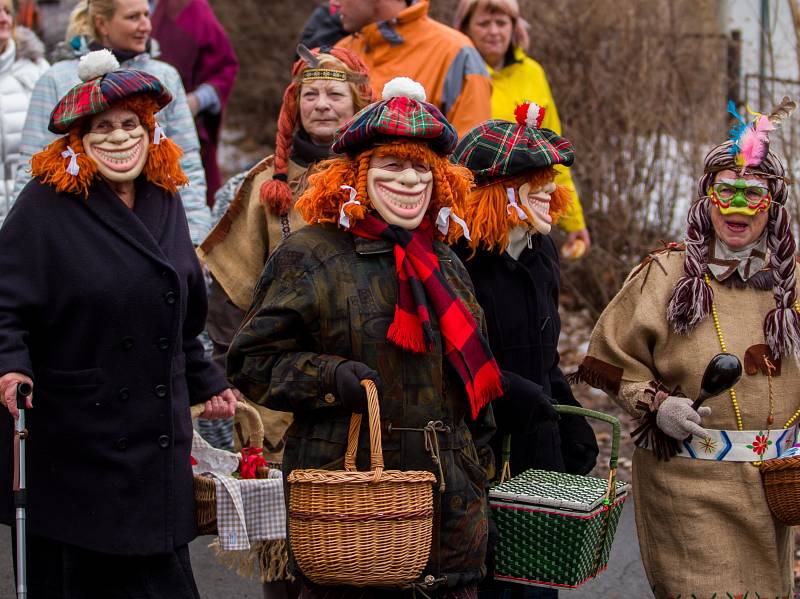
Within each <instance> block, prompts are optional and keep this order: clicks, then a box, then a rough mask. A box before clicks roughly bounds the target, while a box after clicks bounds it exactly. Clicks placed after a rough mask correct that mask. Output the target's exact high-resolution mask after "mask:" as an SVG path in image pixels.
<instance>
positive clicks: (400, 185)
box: [367, 155, 433, 230]
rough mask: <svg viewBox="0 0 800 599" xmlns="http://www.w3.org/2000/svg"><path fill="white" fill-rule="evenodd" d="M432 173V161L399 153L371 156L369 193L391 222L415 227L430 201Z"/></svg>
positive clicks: (409, 227)
mask: <svg viewBox="0 0 800 599" xmlns="http://www.w3.org/2000/svg"><path fill="white" fill-rule="evenodd" d="M432 191H433V172H432V171H431V167H430V165H429V164H426V163H423V162H416V161H412V160H409V159H407V158H400V157H397V156H392V155H388V156H372V158H371V159H370V162H369V169H368V170H367V193H368V194H369V199H370V201H371V202H372V205H373V206H374V207H375V210H377V211H378V214H380V215H381V217H382V218H383V220H385V221H386V222H387V223H389V224H390V225H397V226H400V227H403V228H404V229H408V230H413V229H416V228H417V227H418V226H419V224H420V223H421V222H422V219H423V217H424V216H425V212H426V211H427V210H428V206H429V204H430V202H431V193H432Z"/></svg>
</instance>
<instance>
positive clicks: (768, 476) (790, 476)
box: [759, 456, 800, 526]
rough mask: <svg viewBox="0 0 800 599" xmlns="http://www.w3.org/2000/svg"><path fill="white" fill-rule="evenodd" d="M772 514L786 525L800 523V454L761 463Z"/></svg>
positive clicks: (760, 466) (765, 490)
mask: <svg viewBox="0 0 800 599" xmlns="http://www.w3.org/2000/svg"><path fill="white" fill-rule="evenodd" d="M759 468H760V469H761V477H762V480H763V482H764V492H765V493H766V495H767V504H768V505H769V509H770V510H771V511H772V515H773V516H775V517H776V518H777V519H778V520H780V521H781V522H783V523H784V524H785V525H786V526H798V525H800V456H795V457H791V458H775V459H772V460H765V461H763V462H761V464H759Z"/></svg>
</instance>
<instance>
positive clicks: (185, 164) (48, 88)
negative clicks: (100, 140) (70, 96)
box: [14, 0, 211, 245]
mask: <svg viewBox="0 0 800 599" xmlns="http://www.w3.org/2000/svg"><path fill="white" fill-rule="evenodd" d="M150 31H151V26H150V9H149V6H148V3H147V0H80V1H79V2H78V4H77V5H76V6H75V8H74V9H73V11H72V14H71V16H70V23H69V28H68V29H67V39H66V42H65V43H63V44H62V45H61V46H60V48H59V51H58V56H57V60H59V59H60V60H59V61H58V62H56V63H55V64H54V65H53V66H52V67H50V68H49V69H48V70H47V71H45V73H44V74H43V75H42V76H41V78H40V79H39V81H38V82H37V83H36V86H35V87H34V89H33V94H32V96H31V103H30V110H29V111H28V115H27V118H26V119H25V127H24V129H23V136H22V139H23V142H22V146H21V149H20V164H19V167H18V168H17V172H16V177H15V184H14V197H16V196H17V195H18V194H19V192H20V191H22V188H23V187H24V186H25V184H26V183H27V182H28V181H29V180H30V177H31V175H30V165H29V162H30V158H31V156H33V154H35V153H36V152H39V151H40V150H41V149H42V148H44V147H45V146H46V145H47V144H49V143H50V142H52V141H53V140H55V139H56V136H54V135H53V134H52V133H50V132H49V131H48V130H47V124H48V119H49V118H50V111H51V110H52V109H53V106H55V105H56V103H57V102H58V100H59V99H60V98H61V97H62V96H63V95H64V94H66V93H67V92H68V91H69V90H70V89H71V88H72V87H73V86H74V85H76V84H77V83H78V82H79V81H80V79H79V78H78V61H79V58H80V57H81V56H83V55H85V54H87V53H88V52H89V51H90V50H100V49H102V48H107V49H108V50H110V51H111V52H113V53H114V55H115V56H116V57H117V60H118V61H119V62H120V64H121V65H122V67H123V68H128V69H136V70H139V71H145V72H147V73H150V74H151V75H154V76H155V77H157V78H158V79H159V80H160V81H162V82H163V83H164V85H165V86H166V87H167V89H169V90H170V92H171V93H172V96H173V100H172V102H171V103H170V104H169V105H168V106H166V107H165V108H164V109H162V110H161V111H160V112H159V113H158V115H157V116H156V120H157V121H158V123H159V124H160V125H161V126H162V127H163V128H164V133H165V134H166V136H167V137H169V138H171V139H172V140H173V141H174V142H175V143H177V144H178V145H179V146H180V148H181V149H182V150H183V158H181V168H182V169H183V171H184V173H186V176H187V177H188V178H189V185H188V186H187V187H185V188H184V189H182V190H181V198H182V200H183V204H184V208H185V210H186V217H187V219H188V221H189V229H190V232H191V235H192V241H193V243H194V244H195V245H196V244H198V243H200V242H201V241H202V240H203V238H204V237H205V236H206V235H207V234H208V231H209V229H210V228H211V214H210V211H209V209H208V206H207V205H206V180H205V174H204V171H203V164H202V162H201V160H200V142H199V141H198V139H197V131H196V130H195V127H194V119H193V118H192V113H191V111H190V110H189V105H188V104H187V102H186V92H185V90H184V88H183V84H182V83H181V78H180V75H179V74H178V71H176V70H175V69H174V68H173V67H171V66H170V65H168V64H167V63H165V62H161V61H160V60H155V59H154V58H153V55H154V54H157V52H156V51H155V50H154V48H153V44H152V42H151V40H150Z"/></svg>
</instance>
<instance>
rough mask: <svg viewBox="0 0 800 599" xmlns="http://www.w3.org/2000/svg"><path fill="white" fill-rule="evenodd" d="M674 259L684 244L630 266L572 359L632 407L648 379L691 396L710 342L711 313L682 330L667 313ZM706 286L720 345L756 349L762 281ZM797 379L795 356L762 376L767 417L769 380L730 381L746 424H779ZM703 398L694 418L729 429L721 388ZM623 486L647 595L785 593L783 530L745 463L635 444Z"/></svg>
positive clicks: (676, 274)
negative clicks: (629, 480) (629, 491)
mask: <svg viewBox="0 0 800 599" xmlns="http://www.w3.org/2000/svg"><path fill="white" fill-rule="evenodd" d="M683 261H684V252H682V251H669V252H662V253H659V254H656V255H654V256H653V261H652V262H650V263H648V264H646V265H645V266H644V267H642V268H640V269H635V270H634V272H633V274H632V275H631V276H630V277H629V279H628V280H627V281H626V283H625V285H624V286H623V288H622V290H621V291H620V292H619V293H618V294H617V296H616V297H615V298H614V299H613V300H612V301H611V303H610V304H609V305H608V307H607V308H606V310H605V311H604V312H603V314H602V315H601V316H600V319H599V321H598V323H597V326H596V327H595V329H594V331H593V333H592V336H591V341H590V344H589V351H588V354H587V360H585V361H584V364H583V365H582V367H581V374H582V378H583V379H584V380H587V381H590V382H591V384H593V385H594V386H597V387H599V388H602V389H603V390H604V391H606V392H607V393H609V395H611V397H612V398H613V399H615V400H616V401H617V403H619V404H620V405H621V406H623V407H624V408H625V409H627V410H628V411H630V412H632V413H635V414H636V415H637V416H640V415H641V414H642V412H641V411H638V410H636V407H635V406H636V403H637V401H645V402H648V403H649V402H651V401H652V394H649V393H646V392H645V391H646V389H647V388H648V387H652V386H653V384H654V382H660V383H662V384H663V385H664V386H666V387H667V388H668V391H669V392H670V394H675V392H676V391H677V392H678V393H682V394H684V395H686V396H687V397H696V396H697V394H698V391H699V387H700V381H701V378H702V375H703V371H704V369H705V367H706V365H707V363H708V361H709V360H710V359H711V357H712V356H714V355H715V354H717V353H719V352H720V342H719V338H718V336H717V332H716V331H715V328H714V322H713V320H712V319H711V318H708V319H706V320H705V321H704V322H702V323H701V324H699V325H698V326H697V328H696V329H695V330H694V331H692V332H691V333H690V334H689V335H688V336H680V335H678V334H676V333H675V332H674V330H673V329H672V327H671V326H670V325H669V324H668V322H667V319H666V310H667V305H668V303H669V300H670V296H671V294H672V290H673V288H674V286H675V283H676V282H677V280H678V279H679V278H680V277H681V276H682V275H683ZM762 280H763V279H762ZM751 281H752V280H751ZM767 281H769V279H767ZM711 286H712V287H713V290H714V303H715V305H716V308H717V312H718V314H719V321H720V328H721V330H722V334H723V336H724V339H725V342H726V343H727V349H728V351H729V352H731V353H733V354H735V355H736V356H738V357H739V358H740V359H741V360H742V361H743V362H745V353H746V352H747V350H748V349H749V348H752V349H751V351H750V355H751V356H757V355H759V353H758V348H756V347H755V346H756V345H757V344H763V343H764V333H763V321H764V315H765V314H767V312H768V311H769V310H770V309H772V308H774V306H775V302H774V298H773V294H772V289H771V287H770V288H769V289H765V290H762V289H756V288H754V286H753V285H752V284H751V285H748V287H747V288H734V287H732V286H730V285H726V284H723V283H719V282H717V281H716V280H715V279H713V277H712V278H711ZM799 382H800V381H798V367H797V364H796V362H795V360H793V359H790V358H784V359H783V360H782V364H780V374H779V375H778V376H773V379H772V385H773V393H774V423H773V424H772V425H768V424H767V418H768V414H769V411H770V402H769V399H768V379H767V377H766V376H765V375H764V374H763V373H762V372H761V371H759V372H757V373H756V374H752V375H751V374H744V375H743V377H742V380H741V381H740V382H739V383H738V384H737V385H736V387H735V390H736V397H737V400H738V403H739V406H740V408H741V412H742V419H743V424H744V429H748V430H750V429H756V430H757V429H759V428H762V429H764V430H766V429H780V428H781V427H783V426H784V423H786V421H787V420H788V419H789V418H791V416H792V414H793V413H794V412H795V410H796V409H797V408H798V406H799V405H800V393H798V383H799ZM704 405H707V406H709V407H710V408H711V409H712V413H711V415H710V416H708V417H705V418H703V426H704V427H706V428H710V429H725V430H735V429H736V419H735V416H734V411H733V407H732V404H731V399H730V396H729V395H728V394H727V393H724V394H722V395H719V396H717V397H714V398H711V399H709V400H708V401H707V402H706V403H705V404H704ZM754 459H757V456H756V455H755V454H754ZM633 487H634V497H635V499H636V523H637V530H638V534H639V545H640V547H641V553H642V560H643V561H644V564H645V568H646V570H647V572H648V577H649V580H650V584H651V585H652V587H653V591H654V593H655V596H656V597H657V598H659V599H660V598H667V597H670V598H673V597H674V598H677V597H680V598H690V597H696V598H697V599H711V597H717V598H720V597H744V596H746V597H761V598H767V597H769V598H770V599H772V598H775V597H789V596H791V593H792V588H793V587H792V555H793V551H792V546H793V542H792V535H791V529H790V528H788V527H786V526H783V525H782V524H780V523H779V522H777V521H776V520H774V519H773V518H772V515H771V514H770V511H769V508H768V507H767V504H766V499H765V497H764V491H763V487H762V484H761V476H760V474H759V471H758V469H757V468H755V467H754V466H753V465H752V464H751V463H750V462H718V461H710V460H700V459H690V458H685V457H674V458H672V459H671V460H670V461H668V462H664V461H657V460H656V459H655V456H654V455H653V454H652V453H651V452H650V451H649V450H647V449H641V448H637V449H636V450H635V453H634V458H633Z"/></svg>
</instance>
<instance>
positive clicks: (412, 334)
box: [350, 214, 503, 419]
mask: <svg viewBox="0 0 800 599" xmlns="http://www.w3.org/2000/svg"><path fill="white" fill-rule="evenodd" d="M350 231H351V232H352V233H353V234H355V235H358V236H359V237H364V238H366V239H385V240H387V241H390V242H392V243H393V244H394V259H395V267H396V268H397V280H398V293H397V305H396V306H395V310H394V320H393V321H392V324H391V326H390V327H389V332H388V334H387V335H386V338H387V339H388V340H389V341H391V342H392V343H394V344H395V345H398V346H400V347H402V348H403V349H405V350H408V351H413V352H417V353H424V352H426V351H430V349H431V348H432V347H433V329H432V328H431V319H430V314H429V312H428V302H429V301H430V304H431V305H432V306H433V310H434V312H436V316H437V318H438V319H439V325H440V327H441V329H442V336H443V337H444V350H445V355H446V357H447V359H448V361H449V362H450V364H452V365H453V367H454V368H455V369H456V372H457V373H458V375H459V376H460V377H461V380H462V381H463V382H464V387H465V388H466V391H467V396H468V397H469V403H470V408H471V411H472V418H473V419H474V418H477V416H478V412H480V410H481V408H483V407H484V406H485V405H486V404H488V403H489V402H490V401H492V400H493V399H495V398H497V397H499V396H501V395H502V394H503V389H502V386H501V383H500V369H499V368H498V366H497V362H495V359H494V356H493V355H492V351H491V350H490V349H489V344H488V343H487V342H486V339H485V338H484V337H483V335H481V332H480V330H479V329H478V323H476V322H475V318H473V316H472V313H471V312H470V311H469V310H468V309H467V307H466V306H465V305H464V302H462V301H461V299H460V298H459V297H458V296H456V294H455V293H454V292H453V290H452V289H451V288H450V286H449V285H448V284H447V280H446V279H445V278H444V275H443V274H442V271H441V270H439V260H438V259H437V258H436V254H435V253H434V252H433V226H432V224H431V222H430V221H429V220H428V219H427V218H426V219H423V221H422V223H421V224H420V226H419V227H417V228H416V229H414V230H413V231H409V230H407V229H403V228H402V227H398V226H396V225H389V224H387V223H386V222H385V221H384V220H382V219H379V218H376V217H375V216H372V215H370V214H368V215H367V216H366V217H365V218H364V219H362V220H359V221H358V222H357V223H355V224H354V225H353V227H351V229H350Z"/></svg>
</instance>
